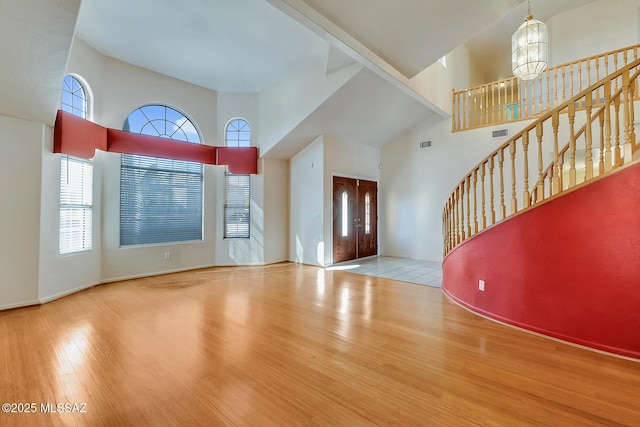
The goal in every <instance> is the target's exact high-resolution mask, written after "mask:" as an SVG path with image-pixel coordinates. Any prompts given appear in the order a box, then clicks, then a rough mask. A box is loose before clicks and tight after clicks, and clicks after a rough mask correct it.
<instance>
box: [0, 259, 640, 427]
mask: <svg viewBox="0 0 640 427" xmlns="http://www.w3.org/2000/svg"><path fill="white" fill-rule="evenodd" d="M594 321H597V319H594ZM0 349H1V355H0V386H1V388H0V402H1V403H5V402H9V403H11V402H14V403H35V404H36V406H37V410H38V413H8V414H4V413H0V425H1V426H31V425H33V426H57V425H60V426H63V425H65V426H66V425H71V426H73V425H81V426H121V425H122V426H145V425H158V426H172V425H180V426H198V425H207V426H211V425H248V426H265V425H277V426H285V425H295V426H302V425H325V426H361V425H398V426H410V425H425V426H457V425H460V426H466V425H470V426H474V425H493V426H519V425H535V426H541V425H551V426H595V425H606V426H617V425H628V426H638V425H640V363H637V362H632V361H628V360H623V359H618V358H615V357H612V356H607V355H603V354H599V353H596V352H592V351H588V350H584V349H580V348H576V347H572V346H569V345H565V344H562V343H559V342H556V341H552V340H549V339H545V338H541V337H538V336H535V335H532V334H528V333H525V332H522V331H519V330H515V329H511V328H508V327H506V326H502V325H499V324H496V323H494V322H491V321H489V320H486V319H483V318H481V317H478V316H476V315H474V314H471V313H469V312H467V311H465V310H463V309H461V308H460V307H458V306H456V305H455V304H453V303H451V302H450V301H448V300H447V298H446V297H445V296H443V294H442V291H441V290H440V289H439V288H434V287H429V286H421V285H415V284H410V283H405V282H398V281H393V280H389V279H384V278H376V277H368V276H363V275H358V274H350V273H348V272H344V271H325V270H323V269H320V268H315V267H310V266H301V265H296V264H277V265H272V266H267V267H238V268H217V269H207V270H198V271H193V272H187V273H179V274H172V275H167V276H158V277H152V278H145V279H138V280H130V281H126V282H120V283H113V284H108V285H103V286H98V287H95V288H92V289H89V290H86V291H83V292H80V293H78V294H75V295H71V296H68V297H66V298H63V299H61V300H58V301H54V302H51V303H48V304H45V305H43V306H38V307H29V308H23V309H16V310H9V311H5V312H0ZM42 403H44V404H46V403H53V404H54V407H55V404H56V403H71V404H73V403H78V404H82V403H86V408H85V410H86V412H85V413H58V414H43V413H40V410H41V409H42V408H41V407H40V404H42ZM77 409H82V408H81V407H78V408H77Z"/></svg>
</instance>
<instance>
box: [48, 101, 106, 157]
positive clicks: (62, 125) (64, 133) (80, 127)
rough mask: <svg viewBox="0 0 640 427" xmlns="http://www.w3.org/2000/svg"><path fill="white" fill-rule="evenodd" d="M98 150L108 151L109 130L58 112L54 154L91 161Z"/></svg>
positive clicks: (54, 135) (54, 132) (54, 134)
mask: <svg viewBox="0 0 640 427" xmlns="http://www.w3.org/2000/svg"><path fill="white" fill-rule="evenodd" d="M96 149H98V150H102V151H107V129H106V128H104V127H102V126H100V125H98V124H95V123H93V122H90V121H89V120H84V119H81V118H80V117H76V116H74V115H73V114H69V113H65V112H64V111H60V110H58V114H57V115H56V124H55V128H54V130H53V152H54V153H63V154H69V155H72V156H76V157H80V158H83V159H90V158H92V157H93V156H94V155H95V152H96Z"/></svg>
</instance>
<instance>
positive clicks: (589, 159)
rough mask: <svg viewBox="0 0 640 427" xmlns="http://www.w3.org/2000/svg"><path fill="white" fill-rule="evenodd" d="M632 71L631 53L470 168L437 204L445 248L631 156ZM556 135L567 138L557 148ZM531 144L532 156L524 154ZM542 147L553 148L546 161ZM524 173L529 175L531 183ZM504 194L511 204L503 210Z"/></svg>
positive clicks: (636, 67) (639, 66)
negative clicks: (623, 63) (440, 205)
mask: <svg viewBox="0 0 640 427" xmlns="http://www.w3.org/2000/svg"><path fill="white" fill-rule="evenodd" d="M632 71H633V73H632ZM639 76H640V59H636V60H635V61H633V62H631V63H629V64H627V65H626V66H624V67H622V68H620V69H619V70H617V71H615V72H613V73H611V74H610V75H608V76H606V77H605V78H603V79H601V80H600V81H599V82H597V83H595V84H593V85H591V86H589V87H588V88H587V89H584V90H582V91H581V92H580V93H578V94H577V95H575V96H573V97H571V98H570V99H568V100H566V101H564V102H562V103H561V104H560V105H558V106H557V107H556V108H553V109H551V110H550V111H548V112H546V113H544V114H541V115H540V117H539V118H538V119H537V120H535V121H533V122H532V123H530V124H528V125H527V126H525V127H524V129H523V130H521V131H520V132H518V133H517V134H516V135H514V136H512V137H511V138H509V139H508V140H507V141H506V142H505V143H504V144H502V145H501V146H500V147H498V148H497V149H496V150H494V151H493V152H492V153H491V154H490V155H488V156H487V157H485V158H484V159H483V160H482V161H481V162H480V163H478V164H477V165H476V166H475V167H474V168H473V169H471V171H470V172H469V173H468V174H467V175H466V176H465V177H464V178H463V179H462V180H461V181H460V182H459V183H458V185H457V186H456V187H455V189H454V191H453V192H452V194H451V196H450V197H449V199H448V200H447V203H446V204H445V207H444V212H443V225H444V228H443V235H444V253H445V255H446V254H447V253H448V252H450V251H451V250H452V249H453V248H455V247H456V246H457V245H459V244H460V243H462V242H463V241H465V240H467V239H469V238H470V237H472V236H473V235H475V234H476V233H478V232H479V231H482V230H484V229H485V228H487V227H489V226H491V225H493V224H496V223H498V222H500V221H503V220H504V219H507V218H508V217H510V216H512V215H514V214H516V213H518V212H520V211H522V210H523V209H527V208H529V207H531V206H533V205H535V204H537V203H540V202H542V201H543V200H545V199H547V198H549V197H551V196H555V195H557V194H560V193H562V192H564V191H567V190H569V189H570V188H572V187H574V186H576V185H578V184H581V183H583V182H586V181H589V180H590V179H593V178H594V177H596V176H600V175H603V174H606V173H609V172H611V171H612V170H614V169H616V168H618V167H620V166H622V165H624V164H626V163H629V162H631V161H632V157H633V154H634V153H635V152H636V151H637V150H638V147H639V144H638V143H637V141H636V135H635V125H634V118H635V110H636V108H640V106H638V107H636V105H635V104H636V103H634V100H635V99H636V97H637V92H638V80H639ZM601 95H602V96H601ZM594 106H595V108H594ZM576 126H578V127H579V129H578V130H577V131H576V129H575V128H576ZM594 127H596V128H597V131H596V132H595V133H594V132H593V130H594ZM545 136H546V137H545ZM560 136H562V137H563V138H566V144H565V145H564V146H563V147H560V145H559V139H560ZM594 143H595V144H594ZM530 147H534V150H536V151H535V155H530V153H529V150H530ZM594 150H597V152H598V156H597V160H596V161H594V158H593V152H594ZM546 153H553V155H552V158H551V159H548V160H546V161H545V157H546V156H545V154H546ZM579 153H584V159H583V160H579V161H578V159H577V155H578V154H579ZM567 157H568V159H567ZM505 160H506V162H505ZM567 160H568V170H565V169H566V164H567ZM578 163H584V166H579V165H578ZM545 164H546V165H547V166H546V167H545ZM594 164H597V168H594ZM496 165H497V166H498V168H497V172H496ZM534 166H535V167H534ZM487 172H488V175H487ZM507 172H510V174H509V173H507ZM565 175H566V176H565ZM478 177H480V179H478ZM487 177H488V179H487ZM531 177H535V182H534V184H533V185H530V182H529V180H530V178H531ZM546 181H548V182H549V185H548V187H547V186H546ZM478 186H479V187H480V188H478ZM505 189H507V194H506V196H505ZM545 189H548V191H545ZM509 190H510V191H509ZM478 191H479V193H478ZM519 191H521V196H519V195H518V193H519ZM487 194H488V195H489V196H488V197H489V200H487ZM505 199H507V200H508V201H509V205H510V210H509V213H508V214H507V203H506V202H505ZM487 205H488V206H489V212H487ZM519 205H521V207H520V208H519ZM496 206H497V207H498V209H497V210H498V212H499V213H500V215H499V218H498V215H497V214H496ZM478 218H481V222H480V223H479V222H478Z"/></svg>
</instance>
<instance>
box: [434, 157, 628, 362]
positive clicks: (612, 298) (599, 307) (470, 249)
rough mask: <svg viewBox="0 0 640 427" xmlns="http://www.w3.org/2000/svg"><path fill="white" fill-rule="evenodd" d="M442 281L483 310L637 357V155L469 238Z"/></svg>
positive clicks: (533, 328) (447, 262)
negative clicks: (633, 160) (608, 172)
mask: <svg viewBox="0 0 640 427" xmlns="http://www.w3.org/2000/svg"><path fill="white" fill-rule="evenodd" d="M479 280H484V282H485V290H484V291H480V290H479V286H478V284H479ZM442 287H443V290H444V292H445V293H446V294H447V295H448V296H449V297H450V298H452V299H453V300H454V301H456V302H458V303H459V304H461V305H463V306H465V307H467V308H468V309H470V310H472V311H474V312H477V313H479V314H482V315H484V316H487V317H490V318H493V319H496V320H499V321H501V322H504V323H508V324H511V325H514V326H518V327H521V328H524V329H528V330H531V331H535V332H538V333H541V334H544V335H548V336H551V337H555V338H559V339H562V340H565V341H569V342H572V343H576V344H580V345H584V346H587V347H591V348H594V349H598V350H603V351H607V352H610V353H615V354H618V355H622V356H627V357H632V358H637V359H640V163H637V162H636V163H633V164H631V165H629V166H628V167H626V168H623V169H621V170H619V171H617V172H615V173H613V174H611V175H609V176H606V177H603V178H602V179H599V180H596V181H595V182H592V183H590V184H588V185H584V186H581V187H578V188H577V189H576V190H575V191H572V192H570V193H568V194H565V195H562V196H560V197H557V198H555V199H551V200H550V201H549V202H547V203H544V204H542V205H539V206H537V207H535V208H532V209H530V210H527V211H524V212H522V213H521V214H518V215H516V216H515V217H513V218H511V219H508V220H507V221H505V222H502V223H499V224H497V225H495V226H493V227H491V228H489V229H487V230H485V231H484V232H482V233H480V234H478V235H476V236H475V237H473V238H471V239H469V240H467V241H466V242H464V243H463V244H461V245H460V246H458V247H457V248H456V249H454V250H453V251H452V252H450V253H449V254H448V255H447V257H446V258H445V260H444V263H443V284H442Z"/></svg>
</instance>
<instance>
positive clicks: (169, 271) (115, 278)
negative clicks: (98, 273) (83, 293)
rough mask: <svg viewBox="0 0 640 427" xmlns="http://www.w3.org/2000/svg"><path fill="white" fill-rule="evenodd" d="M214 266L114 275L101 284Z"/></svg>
mask: <svg viewBox="0 0 640 427" xmlns="http://www.w3.org/2000/svg"><path fill="white" fill-rule="evenodd" d="M212 267H216V266H215V265H200V266H198V265H196V266H193V267H184V268H176V269H173V270H164V271H154V272H152V273H142V274H133V275H131V276H121V277H113V278H110V279H105V280H101V281H100V283H99V284H100V285H104V284H106V283H114V282H122V281H125V280H132V279H142V278H144V277H154V276H162V275H163V274H172V273H181V272H183V271H190V270H200V269H201V268H212Z"/></svg>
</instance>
